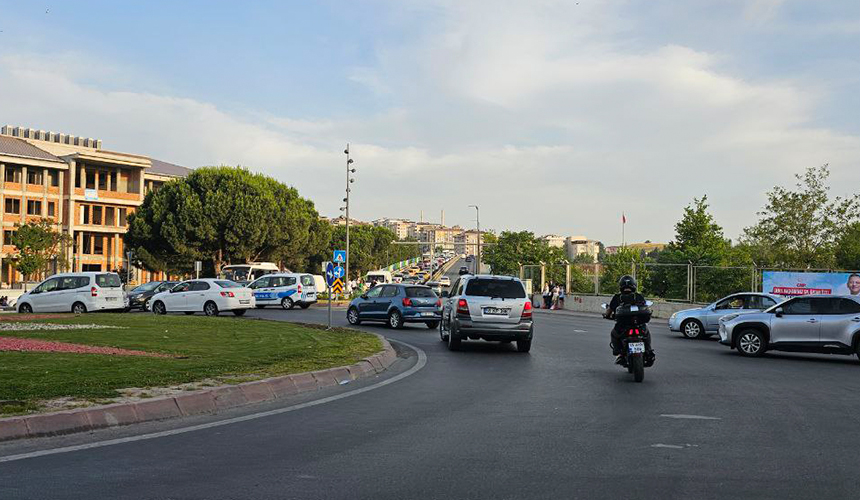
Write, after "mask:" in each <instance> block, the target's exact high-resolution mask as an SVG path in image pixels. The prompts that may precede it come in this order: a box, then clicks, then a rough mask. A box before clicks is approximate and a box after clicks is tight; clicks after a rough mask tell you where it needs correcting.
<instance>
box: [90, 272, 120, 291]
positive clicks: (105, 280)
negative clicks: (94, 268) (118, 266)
mask: <svg viewBox="0 0 860 500" xmlns="http://www.w3.org/2000/svg"><path fill="white" fill-rule="evenodd" d="M96 285H98V286H101V287H106V288H119V287H121V286H122V281H120V279H119V276H117V275H116V274H114V273H109V274H97V275H96Z"/></svg>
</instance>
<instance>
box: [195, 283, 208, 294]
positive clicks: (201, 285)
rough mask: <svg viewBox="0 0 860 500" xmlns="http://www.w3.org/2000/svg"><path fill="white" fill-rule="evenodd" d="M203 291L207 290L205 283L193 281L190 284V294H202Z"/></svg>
mask: <svg viewBox="0 0 860 500" xmlns="http://www.w3.org/2000/svg"><path fill="white" fill-rule="evenodd" d="M204 290H209V283H206V282H205V281H194V282H192V284H191V291H192V292H202V291H204Z"/></svg>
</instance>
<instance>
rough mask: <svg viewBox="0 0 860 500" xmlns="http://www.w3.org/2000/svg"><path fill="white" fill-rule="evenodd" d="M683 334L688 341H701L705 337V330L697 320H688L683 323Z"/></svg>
mask: <svg viewBox="0 0 860 500" xmlns="http://www.w3.org/2000/svg"><path fill="white" fill-rule="evenodd" d="M681 333H682V334H683V335H684V336H685V337H687V338H688V339H700V338H703V337H704V336H705V335H704V334H705V328H704V327H703V326H702V323H700V322H699V320H696V319H688V320H686V321H684V322H683V323H681Z"/></svg>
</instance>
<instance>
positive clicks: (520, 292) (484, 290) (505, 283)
mask: <svg viewBox="0 0 860 500" xmlns="http://www.w3.org/2000/svg"><path fill="white" fill-rule="evenodd" d="M466 295H472V296H475V297H499V298H502V299H523V298H525V296H526V290H525V288H523V285H522V284H520V282H519V281H514V280H510V279H485V278H476V279H472V280H469V282H468V284H467V285H466ZM741 303H743V302H741Z"/></svg>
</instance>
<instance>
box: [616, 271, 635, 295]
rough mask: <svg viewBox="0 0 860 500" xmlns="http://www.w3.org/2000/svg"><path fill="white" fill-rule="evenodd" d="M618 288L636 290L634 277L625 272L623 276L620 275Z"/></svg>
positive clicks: (623, 290)
mask: <svg viewBox="0 0 860 500" xmlns="http://www.w3.org/2000/svg"><path fill="white" fill-rule="evenodd" d="M618 288H619V289H620V290H621V291H622V292H625V291H630V292H635V291H636V278H634V277H633V276H630V275H629V274H625V275H624V276H622V277H621V279H620V280H618Z"/></svg>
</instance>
